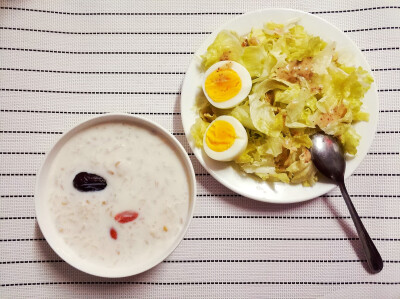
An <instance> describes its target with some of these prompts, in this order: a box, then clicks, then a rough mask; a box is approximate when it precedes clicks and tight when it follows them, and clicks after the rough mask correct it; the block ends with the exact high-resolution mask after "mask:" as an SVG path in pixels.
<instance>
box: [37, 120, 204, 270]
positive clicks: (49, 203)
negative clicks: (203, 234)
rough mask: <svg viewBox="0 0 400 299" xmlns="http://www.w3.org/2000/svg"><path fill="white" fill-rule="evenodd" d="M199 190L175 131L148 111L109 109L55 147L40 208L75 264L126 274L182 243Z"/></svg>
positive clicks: (43, 221) (43, 178)
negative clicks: (149, 117) (152, 118)
mask: <svg viewBox="0 0 400 299" xmlns="http://www.w3.org/2000/svg"><path fill="white" fill-rule="evenodd" d="M195 194H196V183H195V175H194V171H193V166H192V164H191V162H190V159H189V157H188V155H187V152H186V151H185V149H184V148H183V147H182V145H181V144H180V143H179V142H178V141H177V140H176V139H175V137H173V136H172V135H171V134H170V133H169V132H168V131H167V130H165V129H164V128H162V127H161V126H160V125H158V124H156V123H154V122H152V121H149V120H146V119H144V118H141V117H137V116H132V115H128V114H106V115H102V116H99V117H95V118H93V119H90V120H88V121H85V122H83V123H81V124H79V125H77V126H75V127H74V128H72V129H71V130H69V131H68V132H66V133H65V134H63V135H62V137H61V138H60V139H59V140H58V142H57V143H56V144H55V145H54V146H53V148H52V149H51V150H50V152H49V153H48V154H47V156H46V158H45V161H44V163H43V165H42V168H41V170H40V173H39V175H38V179H37V184H36V192H35V207H36V215H37V221H38V224H39V226H40V229H41V231H42V233H43V235H44V237H45V238H46V240H47V242H48V243H49V245H50V246H51V247H52V248H53V250H54V251H55V252H56V253H57V254H58V255H59V256H60V257H61V258H62V259H64V260H65V261H66V262H67V263H69V264H70V265H72V266H74V267H75V268H77V269H79V270H81V271H83V272H86V273H89V274H92V275H96V276H101V277H125V276H130V275H135V274H138V273H141V272H143V271H146V270H148V269H150V268H152V267H154V266H155V265H157V264H159V263H160V262H162V261H163V260H164V259H165V258H166V257H167V256H168V255H169V254H171V253H172V251H173V250H174V249H175V248H176V247H177V246H178V244H179V243H180V241H181V240H182V239H183V237H184V234H185V232H186V230H187V228H188V226H189V223H190V221H191V218H192V216H193V210H194V205H195V199H196V198H195Z"/></svg>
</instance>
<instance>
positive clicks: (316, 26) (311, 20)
mask: <svg viewBox="0 0 400 299" xmlns="http://www.w3.org/2000/svg"><path fill="white" fill-rule="evenodd" d="M293 18H299V22H298V23H299V24H300V25H302V26H304V28H305V29H306V31H307V32H308V33H310V34H312V35H317V36H320V37H321V38H322V39H324V40H325V41H335V42H336V45H337V47H336V48H337V50H338V51H342V50H344V51H345V52H346V54H347V55H350V56H351V58H352V61H354V64H355V65H357V66H361V67H363V68H364V69H365V70H368V71H369V72H370V73H371V68H370V66H369V64H368V62H367V61H366V59H365V58H364V56H363V55H362V53H361V51H360V49H358V47H357V46H356V45H355V43H354V42H353V41H352V40H350V39H349V38H348V37H347V36H346V35H345V34H344V33H343V32H342V31H340V30H339V29H338V28H337V27H335V26H334V25H332V24H330V23H328V22H327V21H325V20H323V19H321V18H319V17H316V16H314V15H311V14H309V13H306V12H303V11H298V10H291V9H265V10H259V11H254V12H250V13H247V14H244V15H241V16H239V17H236V18H234V19H232V20H231V21H229V22H227V23H225V24H224V25H222V26H221V27H220V28H218V29H217V30H216V31H215V32H213V33H212V34H211V35H210V36H209V37H208V38H207V40H206V41H205V42H204V43H203V44H202V45H201V46H200V48H199V49H198V50H197V52H196V53H195V55H194V58H193V60H192V61H191V63H190V65H189V68H188V70H187V72H186V77H185V80H184V82H183V86H182V96H181V112H182V122H183V127H184V130H185V134H186V137H187V138H188V140H189V143H190V146H191V148H192V150H193V152H194V154H195V155H196V157H197V159H198V160H199V161H200V163H201V164H202V165H203V166H204V168H205V169H206V170H207V171H208V172H209V173H210V174H211V175H212V176H213V177H214V178H215V179H216V180H218V181H219V182H220V183H221V184H223V185H224V186H226V187H227V188H229V189H231V190H233V191H235V192H236V193H239V194H241V195H243V196H246V197H249V198H252V199H255V200H260V201H264V202H272V203H293V202H301V201H305V200H309V199H312V198H315V197H318V196H321V195H323V194H325V193H327V192H328V191H330V190H332V189H333V188H334V187H335V185H334V184H332V183H329V182H327V181H326V180H323V179H321V180H320V182H318V183H316V184H315V185H314V186H312V187H303V186H302V185H289V184H284V183H267V182H261V181H259V180H257V179H255V178H254V177H252V176H250V175H244V174H243V173H242V172H241V171H238V170H236V169H235V168H234V167H232V164H230V163H227V162H218V161H214V160H211V159H210V158H208V157H207V156H206V155H205V153H204V151H203V150H202V149H199V148H196V147H195V146H194V144H193V142H192V140H191V137H190V128H191V126H192V125H193V124H194V122H195V120H196V118H197V117H198V115H197V114H196V112H195V110H194V109H193V106H194V104H195V99H196V96H197V94H198V92H199V90H200V89H201V80H202V73H201V71H200V64H201V59H200V58H199V56H200V55H202V54H204V53H205V52H206V50H207V48H208V46H209V45H210V44H211V43H212V42H213V41H214V39H215V37H216V36H217V34H218V33H219V32H220V31H221V30H223V29H227V30H232V31H236V32H237V33H238V34H239V35H243V34H247V33H248V32H250V30H251V28H252V27H257V28H262V26H263V25H264V24H265V23H267V22H271V21H272V22H275V23H286V22H287V21H289V20H290V19H293ZM363 102H364V105H363V107H364V108H363V109H364V111H366V112H369V114H370V120H369V122H360V123H358V124H356V125H355V129H356V130H357V132H358V133H359V134H360V135H361V136H362V138H361V142H360V145H359V147H358V153H357V155H356V156H355V157H354V158H353V159H349V160H348V161H347V167H346V174H345V177H346V178H347V177H349V176H350V175H351V174H352V173H353V172H354V171H355V169H356V168H357V167H358V165H360V163H361V161H362V160H363V159H364V157H365V155H366V154H367V151H368V149H369V147H370V145H371V143H372V140H373V138H374V133H375V131H376V127H377V121H378V96H377V91H376V85H375V83H373V84H372V85H371V88H370V90H369V91H368V93H367V94H366V95H365V98H364V99H363Z"/></svg>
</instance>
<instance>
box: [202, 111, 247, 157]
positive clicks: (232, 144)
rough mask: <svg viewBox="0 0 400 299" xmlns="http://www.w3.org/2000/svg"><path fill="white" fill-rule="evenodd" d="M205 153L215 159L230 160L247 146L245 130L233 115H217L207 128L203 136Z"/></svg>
mask: <svg viewBox="0 0 400 299" xmlns="http://www.w3.org/2000/svg"><path fill="white" fill-rule="evenodd" d="M203 147H204V151H205V152H206V154H207V155H208V156H209V157H210V158H211V159H214V160H217V161H232V160H234V159H236V158H237V157H239V156H240V155H241V154H242V153H243V152H244V150H245V149H246V147H247V132H246V129H245V128H244V127H243V125H242V124H241V123H240V122H239V121H238V120H237V119H236V118H234V117H233V116H228V115H222V116H219V117H217V118H216V119H215V120H214V121H213V122H212V123H211V124H210V125H209V126H208V128H207V130H206V132H205V134H204V137H203Z"/></svg>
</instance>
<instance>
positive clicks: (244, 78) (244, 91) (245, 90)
mask: <svg viewBox="0 0 400 299" xmlns="http://www.w3.org/2000/svg"><path fill="white" fill-rule="evenodd" d="M227 65H228V66H229V68H230V69H232V70H234V71H235V72H236V73H237V74H238V76H239V77H240V80H241V82H242V88H241V89H240V91H239V93H238V94H237V95H236V96H234V97H233V98H231V99H229V100H226V101H224V102H214V100H213V99H212V98H210V97H209V96H208V94H207V92H206V87H205V82H206V79H207V77H208V76H209V75H210V74H211V73H212V72H213V71H215V70H217V69H218V68H221V67H222V68H223V67H226V66H227ZM251 86H252V82H251V76H250V73H249V72H248V71H247V69H246V68H245V67H244V66H243V65H241V64H240V63H237V62H235V61H230V60H225V61H219V62H217V63H214V64H213V65H212V66H210V67H209V68H208V70H207V71H206V72H205V74H204V78H203V85H202V87H203V91H204V94H205V96H206V97H207V100H208V101H209V102H210V103H211V105H213V106H214V107H217V108H220V109H229V108H232V107H235V106H236V105H238V104H240V103H241V102H242V101H243V100H244V99H245V98H246V97H247V96H248V95H249V93H250V90H251Z"/></svg>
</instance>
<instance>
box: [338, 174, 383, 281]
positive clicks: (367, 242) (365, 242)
mask: <svg viewBox="0 0 400 299" xmlns="http://www.w3.org/2000/svg"><path fill="white" fill-rule="evenodd" d="M338 185H339V187H340V191H341V192H342V195H343V198H344V201H345V202H346V205H347V208H348V209H349V212H350V215H351V218H352V219H353V223H354V225H355V227H356V229H357V233H358V237H359V238H360V241H361V244H362V246H363V249H364V253H365V256H366V258H367V263H368V265H369V268H370V269H371V271H372V272H373V273H379V272H380V271H381V270H382V268H383V261H382V257H381V255H380V254H379V252H378V250H377V249H376V247H375V245H374V242H372V240H371V238H370V236H369V234H368V232H367V230H366V229H365V227H364V225H363V223H362V221H361V219H360V217H359V216H358V214H357V211H356V209H355V208H354V206H353V203H352V202H351V199H350V196H349V194H348V193H347V190H346V186H345V185H344V182H343V181H342V182H339V183H338Z"/></svg>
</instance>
